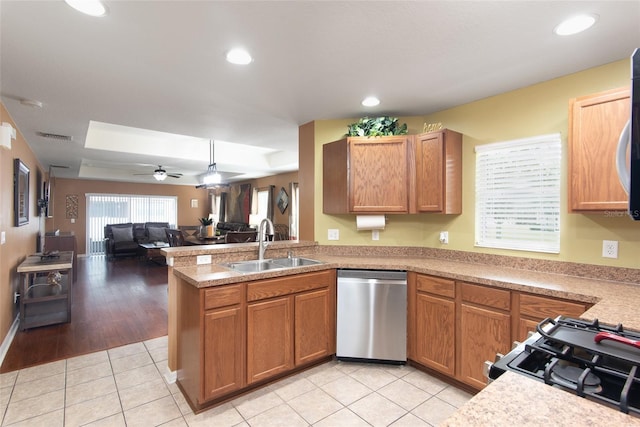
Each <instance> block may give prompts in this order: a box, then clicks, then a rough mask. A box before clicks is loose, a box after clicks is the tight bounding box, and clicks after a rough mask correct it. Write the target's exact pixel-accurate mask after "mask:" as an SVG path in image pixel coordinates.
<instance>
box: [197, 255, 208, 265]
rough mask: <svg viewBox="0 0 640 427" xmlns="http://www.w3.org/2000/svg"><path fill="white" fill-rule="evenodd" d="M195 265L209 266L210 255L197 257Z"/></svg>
mask: <svg viewBox="0 0 640 427" xmlns="http://www.w3.org/2000/svg"><path fill="white" fill-rule="evenodd" d="M196 264H211V255H198V256H197V257H196Z"/></svg>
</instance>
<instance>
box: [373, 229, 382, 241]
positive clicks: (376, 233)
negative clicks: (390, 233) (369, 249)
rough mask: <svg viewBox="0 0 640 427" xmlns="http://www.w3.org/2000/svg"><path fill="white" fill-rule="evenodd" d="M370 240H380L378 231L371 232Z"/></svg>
mask: <svg viewBox="0 0 640 427" xmlns="http://www.w3.org/2000/svg"><path fill="white" fill-rule="evenodd" d="M371 240H380V230H371Z"/></svg>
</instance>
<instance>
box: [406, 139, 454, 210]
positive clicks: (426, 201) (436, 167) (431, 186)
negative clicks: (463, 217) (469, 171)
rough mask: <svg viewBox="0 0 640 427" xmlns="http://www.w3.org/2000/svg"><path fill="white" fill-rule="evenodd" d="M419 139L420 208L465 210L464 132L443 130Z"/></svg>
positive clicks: (418, 188) (418, 203)
mask: <svg viewBox="0 0 640 427" xmlns="http://www.w3.org/2000/svg"><path fill="white" fill-rule="evenodd" d="M415 141H416V142H415V145H416V210H417V211H418V212H439V213H445V214H460V213H462V135H461V134H459V133H457V132H453V131H450V130H443V131H440V132H430V133H424V134H420V135H417V136H416V139H415Z"/></svg>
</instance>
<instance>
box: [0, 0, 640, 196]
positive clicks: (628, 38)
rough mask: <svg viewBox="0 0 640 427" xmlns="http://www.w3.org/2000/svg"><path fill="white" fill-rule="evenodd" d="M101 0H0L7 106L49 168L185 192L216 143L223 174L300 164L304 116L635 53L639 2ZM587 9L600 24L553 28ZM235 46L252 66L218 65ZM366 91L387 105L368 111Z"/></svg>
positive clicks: (467, 92) (443, 93)
mask: <svg viewBox="0 0 640 427" xmlns="http://www.w3.org/2000/svg"><path fill="white" fill-rule="evenodd" d="M105 3H106V5H107V7H108V10H109V13H108V15H107V16H105V17H102V18H93V17H90V16H86V15H82V14H80V13H78V12H76V11H75V10H73V9H71V8H70V7H68V6H67V5H66V4H65V3H64V2H63V1H62V0H57V1H54V0H50V1H10V0H1V1H0V24H1V25H0V37H1V39H0V49H1V50H0V53H1V64H0V93H1V95H2V101H3V102H4V104H5V106H6V107H7V109H8V111H9V113H10V115H11V117H12V118H13V119H14V120H15V122H16V124H17V126H18V128H19V129H20V131H21V132H22V133H23V134H24V136H25V138H26V140H27V142H28V143H29V145H30V147H31V148H32V149H33V150H34V152H35V153H36V155H37V157H38V159H39V160H40V161H41V163H42V164H43V166H44V167H45V168H48V167H49V165H64V166H69V169H55V171H54V174H55V175H56V176H59V177H71V178H75V177H80V178H86V179H113V180H125V181H131V182H136V181H146V182H154V180H153V177H151V176H150V175H148V176H139V175H134V174H135V173H145V172H148V173H152V172H153V170H154V169H156V168H157V166H158V165H162V166H163V167H164V168H165V169H166V170H167V171H168V172H170V173H183V174H184V176H183V177H182V178H180V179H173V178H167V180H166V181H164V182H165V183H171V184H189V185H192V184H195V183H196V182H197V181H198V179H199V177H198V175H199V174H200V173H202V172H203V171H204V170H206V168H207V165H208V164H209V144H208V140H209V139H214V140H216V145H215V147H216V152H215V160H216V162H217V164H218V169H219V170H221V171H225V174H224V176H225V177H226V178H228V179H230V180H239V179H244V178H250V177H257V176H264V175H269V174H273V173H277V172H282V171H287V170H296V169H297V141H298V126H299V125H300V124H303V123H306V122H309V121H311V120H316V119H336V118H349V117H353V118H357V117H361V116H364V115H369V116H371V115H374V116H375V115H394V116H400V115H425V114H428V113H431V112H435V111H439V110H443V109H446V108H449V107H453V106H456V105H460V104H464V103H467V102H470V101H474V100H477V99H481V98H485V97H487V96H492V95H496V94H499V93H503V92H507V91H510V90H513V89H516V88H520V87H523V86H528V85H531V84H535V83H538V82H541V81H545V80H549V79H553V78H555V77H558V76H562V75H566V74H570V73H573V72H576V71H580V70H584V69H587V68H591V67H594V66H598V65H602V64H606V63H609V62H613V61H617V60H620V59H624V58H628V57H629V56H630V54H631V52H632V51H633V49H634V48H636V47H640V1H591V2H582V1H496V2H493V1H475V2H463V1H386V2H385V1H368V2H364V1H277V2H276V1H256V2H252V1H226V2H223V1H114V0H105ZM582 12H588V13H595V14H597V15H598V16H599V20H598V22H597V23H596V25H595V26H594V27H593V28H591V29H590V30H588V31H586V32H584V33H582V34H579V35H576V36H571V37H558V36H555V35H554V34H553V33H552V30H553V28H554V27H555V26H556V25H557V24H558V23H559V22H560V21H561V20H562V19H564V18H566V17H568V16H571V15H574V14H577V13H582ZM237 46H242V47H245V48H246V49H248V50H249V51H250V52H251V54H252V55H253V57H254V62H253V63H251V64H250V65H249V66H245V67H241V66H237V65H232V64H229V63H227V62H226V61H225V59H224V56H225V53H226V51H227V50H229V49H230V48H233V47H237ZM367 95H376V96H378V97H379V98H380V99H381V101H382V102H381V104H380V105H379V106H378V107H374V108H369V109H367V108H365V107H362V106H361V105H360V101H361V100H362V99H363V98H364V97H365V96H367ZM20 99H31V100H38V101H41V102H42V103H43V107H42V108H32V107H27V106H24V105H22V104H21V103H20V102H19V100H20ZM109 125H116V126H109ZM127 128H133V129H127ZM89 129H91V132H89ZM142 130H149V131H152V132H144V131H142ZM38 131H40V132H48V133H54V134H61V135H69V136H72V137H73V141H72V142H61V141H56V140H52V139H46V138H42V137H40V136H37V135H36V132H38ZM345 131H346V129H345ZM167 134H176V135H183V137H179V136H176V135H174V136H172V135H167ZM93 135H97V136H96V138H95V139H94V138H93ZM235 144H241V146H237V145H235ZM98 147H100V148H98Z"/></svg>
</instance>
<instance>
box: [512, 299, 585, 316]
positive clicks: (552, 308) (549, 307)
mask: <svg viewBox="0 0 640 427" xmlns="http://www.w3.org/2000/svg"><path fill="white" fill-rule="evenodd" d="M586 309H587V307H586V305H585V304H581V303H577V302H569V301H563V300H558V299H555V298H548V297H546V298H545V297H539V296H535V295H528V294H520V314H521V315H525V316H531V317H535V318H539V319H544V318H547V317H551V318H553V317H556V316H558V315H564V316H568V317H579V316H580V315H581V314H582V313H584V312H585V311H586Z"/></svg>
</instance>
